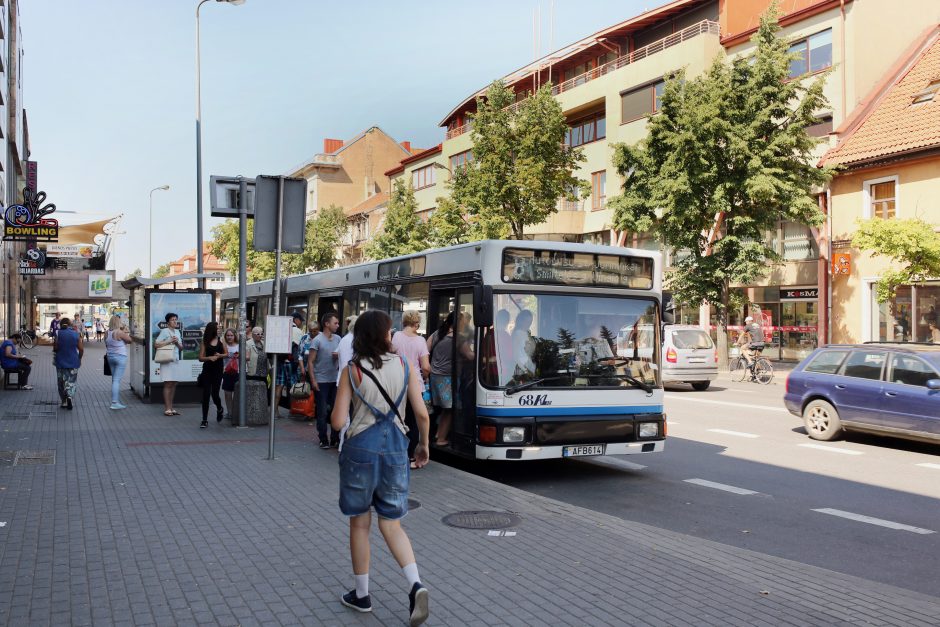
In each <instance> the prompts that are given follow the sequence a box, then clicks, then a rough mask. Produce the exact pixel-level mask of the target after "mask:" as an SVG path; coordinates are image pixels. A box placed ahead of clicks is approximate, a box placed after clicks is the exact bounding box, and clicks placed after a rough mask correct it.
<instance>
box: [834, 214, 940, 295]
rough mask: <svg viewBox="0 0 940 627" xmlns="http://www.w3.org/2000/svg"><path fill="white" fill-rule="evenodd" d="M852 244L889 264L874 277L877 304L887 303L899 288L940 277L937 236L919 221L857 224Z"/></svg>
mask: <svg viewBox="0 0 940 627" xmlns="http://www.w3.org/2000/svg"><path fill="white" fill-rule="evenodd" d="M852 244H853V245H854V246H855V247H856V248H859V249H862V250H868V251H871V253H872V254H873V255H875V256H881V257H887V258H888V259H890V260H891V261H892V262H893V263H892V267H891V268H889V269H887V270H885V271H884V272H882V273H881V276H879V277H878V302H880V303H886V302H888V301H889V300H891V299H892V298H893V297H894V293H895V290H897V288H898V287H900V286H902V285H910V284H912V283H919V282H921V281H926V280H927V279H932V278H936V277H938V276H940V233H937V232H936V231H935V230H934V227H933V225H931V224H928V223H927V222H924V221H923V220H920V219H917V218H911V219H908V220H882V219H881V218H874V219H871V220H859V221H858V229H857V230H856V232H855V235H854V236H853V237H852Z"/></svg>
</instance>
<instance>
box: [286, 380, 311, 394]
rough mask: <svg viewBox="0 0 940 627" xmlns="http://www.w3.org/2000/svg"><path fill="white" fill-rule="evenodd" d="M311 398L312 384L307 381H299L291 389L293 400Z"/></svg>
mask: <svg viewBox="0 0 940 627" xmlns="http://www.w3.org/2000/svg"><path fill="white" fill-rule="evenodd" d="M308 396H310V383H309V382H307V381H298V382H297V383H295V384H294V385H292V386H291V388H290V397H291V398H307V397H308Z"/></svg>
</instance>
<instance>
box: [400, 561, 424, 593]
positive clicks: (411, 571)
mask: <svg viewBox="0 0 940 627" xmlns="http://www.w3.org/2000/svg"><path fill="white" fill-rule="evenodd" d="M401 572H403V573H405V578H406V579H407V580H408V586H409V587H412V588H413V587H414V585H415V584H416V583H419V582H420V581H421V577H419V576H418V564H416V563H415V562H411V563H410V564H408V565H407V566H405V567H404V568H402V569H401Z"/></svg>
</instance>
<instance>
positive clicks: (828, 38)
mask: <svg viewBox="0 0 940 627" xmlns="http://www.w3.org/2000/svg"><path fill="white" fill-rule="evenodd" d="M788 52H789V53H791V54H797V55H799V56H798V57H797V58H795V59H792V60H791V61H790V78H796V77H798V76H803V75H804V74H813V73H814V72H820V71H822V70H825V69H826V68H828V67H831V66H832V29H831V28H827V29H826V30H824V31H822V32H820V33H816V34H815V35H812V36H811V37H807V38H806V39H802V40H800V41H797V42H796V43H794V44H793V45H791V46H790V49H789V50H788Z"/></svg>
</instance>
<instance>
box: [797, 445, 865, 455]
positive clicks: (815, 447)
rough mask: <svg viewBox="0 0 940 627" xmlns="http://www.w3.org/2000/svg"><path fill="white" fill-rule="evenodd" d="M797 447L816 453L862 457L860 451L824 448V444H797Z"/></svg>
mask: <svg viewBox="0 0 940 627" xmlns="http://www.w3.org/2000/svg"><path fill="white" fill-rule="evenodd" d="M797 446H803V447H806V448H814V449H816V450H817V451H829V452H830V453H842V454H843V455H863V453H862V452H861V451H850V450H848V449H844V448H836V447H834V446H826V445H825V444H797Z"/></svg>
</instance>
